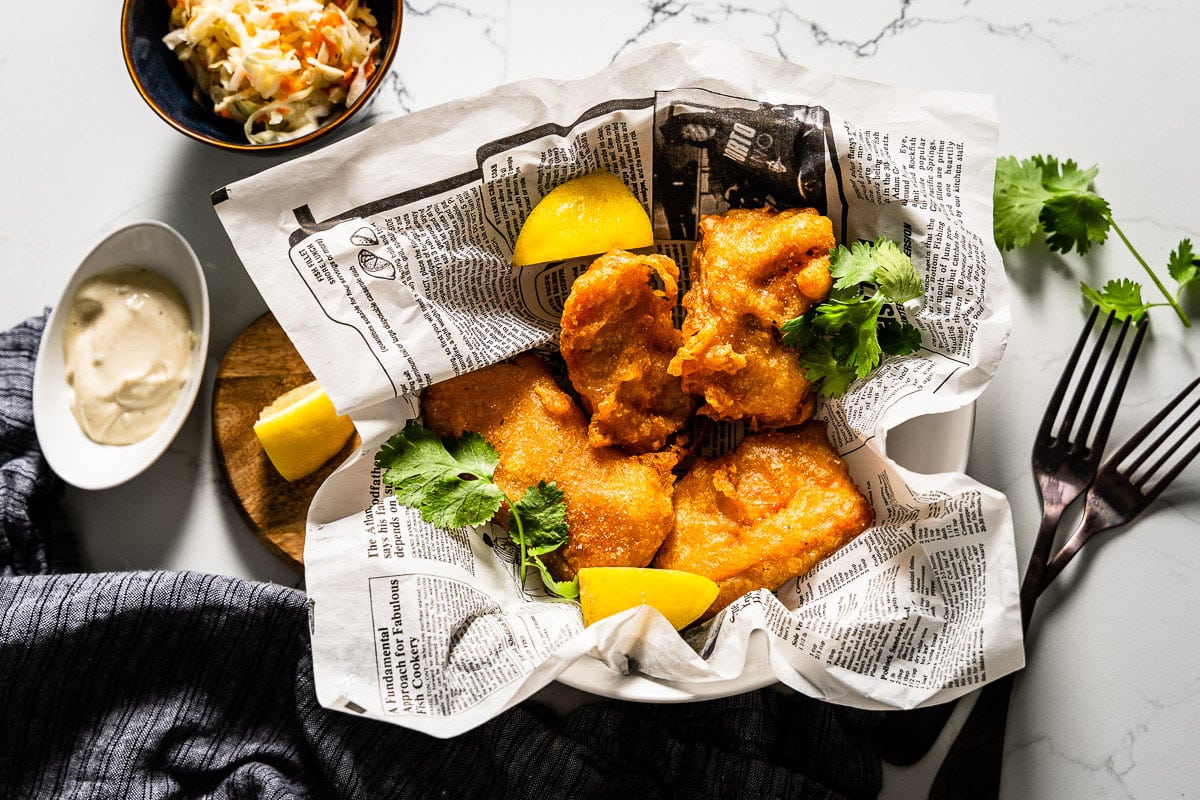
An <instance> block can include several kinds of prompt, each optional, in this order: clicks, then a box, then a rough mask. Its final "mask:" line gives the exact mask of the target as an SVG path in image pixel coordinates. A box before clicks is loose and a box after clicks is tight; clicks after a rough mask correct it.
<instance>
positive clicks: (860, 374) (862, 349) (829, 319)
mask: <svg viewBox="0 0 1200 800" xmlns="http://www.w3.org/2000/svg"><path fill="white" fill-rule="evenodd" d="M1039 180H1040V177H1039ZM829 274H830V275H831V276H832V277H833V278H834V284H833V289H832V291H830V294H829V297H828V298H827V299H826V300H825V302H823V303H821V304H819V305H818V306H817V307H816V308H813V309H810V310H809V311H808V312H807V313H805V314H804V315H802V316H799V317H796V318H795V319H791V320H788V321H787V322H785V323H784V324H783V325H782V326H780V332H781V333H782V334H783V341H784V343H785V344H787V345H789V346H791V347H795V348H796V349H798V350H800V352H801V355H800V365H801V366H802V367H803V368H804V372H805V376H806V377H807V378H808V379H809V380H810V381H812V382H813V383H815V384H818V388H819V391H820V393H821V395H822V396H823V397H832V396H835V395H840V394H843V393H845V391H846V389H847V388H849V386H850V384H851V383H852V382H853V381H854V379H855V378H865V377H866V376H867V375H869V374H870V372H871V370H873V369H875V367H877V366H879V362H880V360H881V359H882V358H883V353H884V352H885V348H884V345H883V344H881V342H880V338H879V336H880V333H883V335H884V337H885V340H886V345H887V352H889V353H893V352H894V353H897V354H906V353H911V352H913V351H914V350H916V349H917V348H918V347H920V345H921V334H920V331H918V330H917V329H916V328H914V327H912V326H911V325H901V324H900V323H899V322H898V321H894V322H892V323H890V324H889V323H884V324H881V323H880V322H879V312H880V311H881V310H882V309H883V306H884V303H889V302H892V303H905V302H907V301H909V300H914V299H916V298H918V297H920V296H921V295H923V294H924V289H923V288H922V286H921V276H920V274H919V273H918V272H917V269H916V267H915V266H913V263H912V259H911V258H909V257H908V256H907V255H905V254H904V251H903V250H901V249H900V247H899V245H897V244H896V243H895V242H892V241H890V240H888V239H886V238H884V237H880V238H878V239H876V240H875V241H874V242H870V243H866V242H855V243H854V244H853V245H852V246H851V247H850V248H849V249H847V248H845V247H839V248H838V249H837V250H836V251H834V253H833V254H832V255H831V256H830V268H829Z"/></svg>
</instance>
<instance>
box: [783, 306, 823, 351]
mask: <svg viewBox="0 0 1200 800" xmlns="http://www.w3.org/2000/svg"><path fill="white" fill-rule="evenodd" d="M814 313H815V312H813V311H812V310H809V311H808V312H807V313H805V314H801V315H800V316H798V317H793V318H792V319H789V320H788V321H787V322H785V323H783V324H782V325H780V326H779V332H780V333H782V334H783V343H784V344H786V345H787V346H788V347H794V348H796V349H797V350H804V349H806V348H808V347H809V346H810V345H812V343H813V342H815V341H816V340H817V338H818V337H819V336H820V334H818V333H817V331H815V330H814V329H813V324H812V321H813V316H814Z"/></svg>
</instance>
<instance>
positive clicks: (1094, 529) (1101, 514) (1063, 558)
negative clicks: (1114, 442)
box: [1021, 493, 1129, 594]
mask: <svg viewBox="0 0 1200 800" xmlns="http://www.w3.org/2000/svg"><path fill="white" fill-rule="evenodd" d="M1128 521H1129V518H1128V517H1127V516H1125V515H1121V514H1119V513H1118V512H1116V511H1115V510H1114V509H1113V508H1112V507H1111V506H1109V505H1108V504H1106V503H1103V502H1101V501H1099V500H1097V499H1096V498H1095V497H1094V496H1093V495H1092V494H1090V493H1089V494H1088V498H1087V506H1086V507H1085V508H1084V510H1083V519H1082V520H1080V522H1079V525H1078V527H1076V528H1075V531H1074V532H1073V533H1072V534H1071V538H1069V539H1067V541H1066V543H1065V544H1064V545H1063V546H1062V547H1061V548H1060V549H1059V551H1058V552H1057V553H1055V554H1054V558H1052V559H1050V561H1049V563H1047V564H1046V570H1045V573H1044V574H1043V575H1042V582H1041V586H1040V587H1038V594H1041V593H1042V592H1044V591H1045V590H1046V588H1047V587H1048V586H1049V585H1050V584H1051V583H1053V582H1054V579H1055V578H1057V577H1058V573H1060V572H1062V571H1063V567H1065V566H1067V564H1069V563H1071V559H1072V558H1074V557H1075V554H1076V553H1078V552H1079V551H1080V549H1082V548H1083V546H1084V545H1085V544H1087V543H1088V540H1089V539H1091V538H1092V537H1093V536H1095V535H1096V534H1097V533H1100V532H1101V531H1106V530H1109V529H1111V528H1118V527H1120V526H1122V525H1124V524H1125V523H1126V522H1128ZM1021 588H1022V590H1024V586H1022V587H1021Z"/></svg>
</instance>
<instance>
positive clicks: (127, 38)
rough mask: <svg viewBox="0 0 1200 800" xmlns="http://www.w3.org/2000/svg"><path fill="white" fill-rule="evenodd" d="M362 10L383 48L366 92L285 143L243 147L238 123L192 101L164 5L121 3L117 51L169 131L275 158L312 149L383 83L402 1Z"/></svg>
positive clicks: (158, 1)
mask: <svg viewBox="0 0 1200 800" xmlns="http://www.w3.org/2000/svg"><path fill="white" fill-rule="evenodd" d="M368 5H369V6H370V8H371V11H372V12H373V13H374V15H375V19H376V21H377V22H378V23H379V32H380V33H381V34H382V35H383V42H382V43H381V44H380V47H379V53H378V56H377V57H378V58H379V65H378V69H376V70H375V74H374V75H372V76H371V80H370V82H368V84H367V88H366V90H365V91H364V92H363V93H362V96H360V97H359V98H358V99H357V100H355V101H354V103H353V104H351V105H349V106H347V107H345V108H343V109H341V110H340V111H336V112H334V113H333V114H331V115H330V116H329V117H328V118H327V119H326V121H325V124H324V125H322V126H321V127H320V128H318V129H317V130H315V131H313V132H312V133H309V134H306V135H304V136H299V137H297V138H295V139H289V140H288V141H286V142H275V143H272V144H251V143H250V142H248V141H246V136H245V134H244V133H243V131H242V126H241V123H238V122H235V121H233V120H228V119H224V118H222V117H220V116H218V115H217V114H216V113H214V112H213V110H212V108H211V106H208V107H206V106H204V105H201V104H200V103H199V102H197V101H196V99H195V98H194V97H193V96H192V90H193V87H194V86H195V84H194V82H193V81H192V78H191V76H190V75H188V73H187V70H186V69H184V67H183V64H182V63H181V62H180V61H179V58H178V57H176V55H175V53H173V52H172V51H171V49H170V48H169V47H167V46H166V45H165V44H163V41H162V40H163V37H164V36H166V35H167V33H168V31H169V30H170V27H169V25H170V16H171V4H170V2H169V0H125V5H124V8H123V9H122V11H121V49H122V50H123V51H124V53H125V66H126V68H127V69H128V70H129V76H130V77H131V78H133V85H134V86H135V87H136V88H137V90H138V94H140V95H141V96H142V99H143V100H145V101H146V104H147V105H149V106H150V108H152V109H154V113H156V114H158V116H160V117H161V118H162V119H163V121H164V122H166V123H167V124H168V125H170V126H171V127H172V128H174V129H175V130H177V131H179V132H180V133H182V134H184V135H185V136H189V137H191V138H193V139H195V140H196V141H200V142H204V143H205V144H210V145H212V146H214V147H219V148H221V149H222V150H235V151H239V152H247V153H275V154H277V153H279V152H280V151H282V150H291V149H294V148H298V147H303V146H305V145H308V144H312V143H313V142H315V141H317V140H318V139H322V138H324V137H326V136H328V135H329V134H331V133H333V132H334V131H335V130H337V129H338V128H340V127H341V126H342V125H343V124H344V123H345V122H347V121H348V120H349V119H350V118H351V117H353V116H354V114H355V113H357V112H358V110H359V109H361V108H362V107H363V106H364V105H366V103H367V101H368V100H370V98H371V95H372V94H374V93H375V91H376V90H377V89H378V88H379V85H380V83H382V82H383V79H384V77H385V76H386V75H387V72H388V69H389V68H390V67H391V65H392V59H393V58H395V56H396V45H397V43H398V42H399V40H400V19H401V16H402V14H403V7H404V3H403V0H374V2H370V3H368Z"/></svg>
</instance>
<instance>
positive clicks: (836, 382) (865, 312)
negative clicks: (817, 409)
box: [780, 237, 924, 397]
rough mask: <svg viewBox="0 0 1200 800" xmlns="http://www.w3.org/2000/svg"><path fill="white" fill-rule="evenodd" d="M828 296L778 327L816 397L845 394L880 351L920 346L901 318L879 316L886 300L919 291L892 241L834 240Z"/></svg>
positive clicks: (914, 275)
mask: <svg viewBox="0 0 1200 800" xmlns="http://www.w3.org/2000/svg"><path fill="white" fill-rule="evenodd" d="M829 274H830V275H831V276H832V277H833V279H834V280H833V288H832V290H831V291H830V293H829V299H828V300H826V301H825V302H823V303H821V304H819V305H817V306H815V307H814V308H811V309H809V311H808V312H807V313H805V314H803V315H801V316H799V317H796V318H794V319H790V320H788V321H787V322H785V323H784V324H783V325H782V326H780V331H781V332H782V333H783V341H784V343H785V344H787V345H789V346H791V347H795V348H796V349H798V350H800V351H801V352H800V364H801V366H803V367H804V374H805V376H806V377H807V378H808V379H809V380H810V381H812V382H813V383H816V384H817V385H818V388H819V391H820V393H821V396H822V397H835V396H837V395H841V394H845V392H846V390H847V389H848V388H850V384H851V383H852V382H853V381H854V380H855V379H856V378H865V377H866V376H867V375H868V374H869V373H870V372H871V370H873V369H875V367H877V366H879V362H880V361H881V360H882V359H883V355H884V354H885V353H886V354H888V355H907V354H909V353H912V352H915V351H916V350H917V348H919V347H920V346H921V332H920V331H918V330H917V329H916V328H914V327H913V326H912V325H909V324H908V323H907V322H901V321H900V320H897V319H893V318H886V319H882V320H881V319H880V318H879V315H880V312H881V311H883V308H884V306H885V305H887V304H889V303H896V304H903V303H907V302H908V301H910V300H915V299H917V298H918V297H921V296H922V295H923V294H924V289H923V287H922V286H921V276H920V275H919V274H918V273H917V270H916V268H915V267H914V266H913V263H912V259H910V258H909V257H908V256H906V255H905V254H904V251H902V250H901V249H900V247H899V246H898V245H897V244H896V243H895V242H893V241H890V240H888V239H885V238H883V237H880V238H878V239H876V240H875V241H874V242H855V243H854V244H853V245H851V246H850V247H849V248H846V247H844V246H841V245H839V246H838V247H837V249H836V250H834V251H833V252H832V253H831V254H830V256H829Z"/></svg>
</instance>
